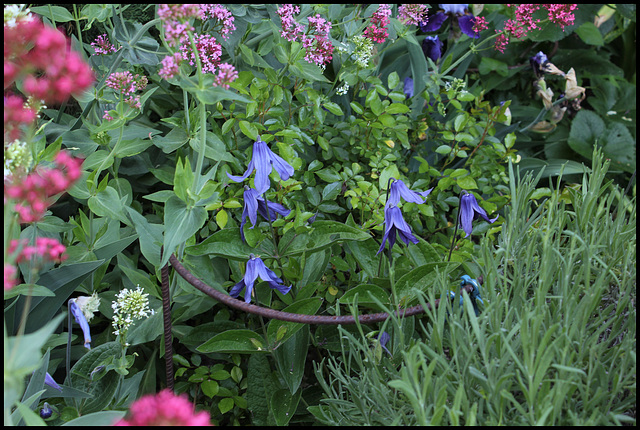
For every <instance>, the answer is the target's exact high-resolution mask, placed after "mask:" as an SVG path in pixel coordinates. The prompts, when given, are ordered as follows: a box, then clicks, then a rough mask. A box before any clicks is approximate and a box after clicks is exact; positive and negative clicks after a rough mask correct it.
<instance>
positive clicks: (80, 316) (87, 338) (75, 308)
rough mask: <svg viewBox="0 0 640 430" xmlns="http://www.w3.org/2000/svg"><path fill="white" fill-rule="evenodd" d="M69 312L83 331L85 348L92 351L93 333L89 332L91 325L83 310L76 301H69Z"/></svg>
mask: <svg viewBox="0 0 640 430" xmlns="http://www.w3.org/2000/svg"><path fill="white" fill-rule="evenodd" d="M69 312H71V315H73V318H74V319H75V320H76V322H77V323H78V325H80V328H81V329H82V333H83V334H84V346H85V348H87V349H91V331H90V330H89V323H88V322H87V318H86V317H85V316H84V312H82V309H81V308H80V306H79V305H78V304H77V303H76V299H69Z"/></svg>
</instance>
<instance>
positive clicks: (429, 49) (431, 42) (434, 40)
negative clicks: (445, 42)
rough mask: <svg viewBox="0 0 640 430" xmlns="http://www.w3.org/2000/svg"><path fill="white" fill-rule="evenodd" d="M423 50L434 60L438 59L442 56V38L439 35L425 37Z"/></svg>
mask: <svg viewBox="0 0 640 430" xmlns="http://www.w3.org/2000/svg"><path fill="white" fill-rule="evenodd" d="M422 52H424V55H426V56H427V57H429V58H431V59H432V60H433V62H436V61H438V59H439V58H440V57H442V40H440V38H439V37H438V36H437V35H435V36H427V37H425V38H424V40H423V41H422Z"/></svg>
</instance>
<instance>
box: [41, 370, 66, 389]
mask: <svg viewBox="0 0 640 430" xmlns="http://www.w3.org/2000/svg"><path fill="white" fill-rule="evenodd" d="M44 383H45V384H47V385H48V386H50V387H51V388H55V389H56V390H58V391H62V388H60V385H58V383H57V382H56V381H55V379H53V376H51V375H50V374H49V372H47V373H45V375H44Z"/></svg>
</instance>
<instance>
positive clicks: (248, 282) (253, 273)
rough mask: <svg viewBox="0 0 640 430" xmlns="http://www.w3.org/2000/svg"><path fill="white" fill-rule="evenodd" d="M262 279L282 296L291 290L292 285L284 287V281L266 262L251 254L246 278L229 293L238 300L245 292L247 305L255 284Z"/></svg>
mask: <svg viewBox="0 0 640 430" xmlns="http://www.w3.org/2000/svg"><path fill="white" fill-rule="evenodd" d="M258 277H260V279H262V280H263V281H265V282H267V283H268V284H269V286H270V287H271V288H272V289H276V290H278V291H280V292H281V293H282V294H287V293H288V292H289V291H290V290H291V285H289V286H288V287H287V286H285V285H283V281H282V279H280V278H279V277H278V275H276V274H275V272H274V271H273V270H271V269H269V268H268V267H267V266H266V265H265V264H264V261H262V259H261V258H260V257H256V256H255V255H253V254H251V255H250V256H249V261H247V267H246V271H245V274H244V277H243V278H242V280H240V282H238V283H237V284H236V285H234V287H233V288H232V289H231V291H229V295H230V296H231V297H234V298H237V297H238V295H239V294H240V291H242V290H245V292H244V301H245V302H246V303H249V302H251V293H252V292H253V284H255V282H256V280H257V279H258Z"/></svg>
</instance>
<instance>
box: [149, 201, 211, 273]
mask: <svg viewBox="0 0 640 430" xmlns="http://www.w3.org/2000/svg"><path fill="white" fill-rule="evenodd" d="M206 220H207V211H206V210H205V209H204V208H203V207H192V208H188V207H187V205H186V204H185V203H184V202H183V201H182V200H180V199H179V198H178V197H175V196H174V197H171V198H170V199H169V200H167V203H166V204H165V207H164V225H165V234H164V255H163V258H162V261H160V267H163V266H164V265H165V264H167V262H168V261H169V257H170V256H171V254H173V252H174V251H175V250H176V247H177V246H178V245H180V244H181V243H184V242H186V241H187V239H189V238H190V237H191V236H193V235H194V234H196V233H197V232H198V230H200V229H201V228H202V226H203V225H204V223H205V221H206Z"/></svg>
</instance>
